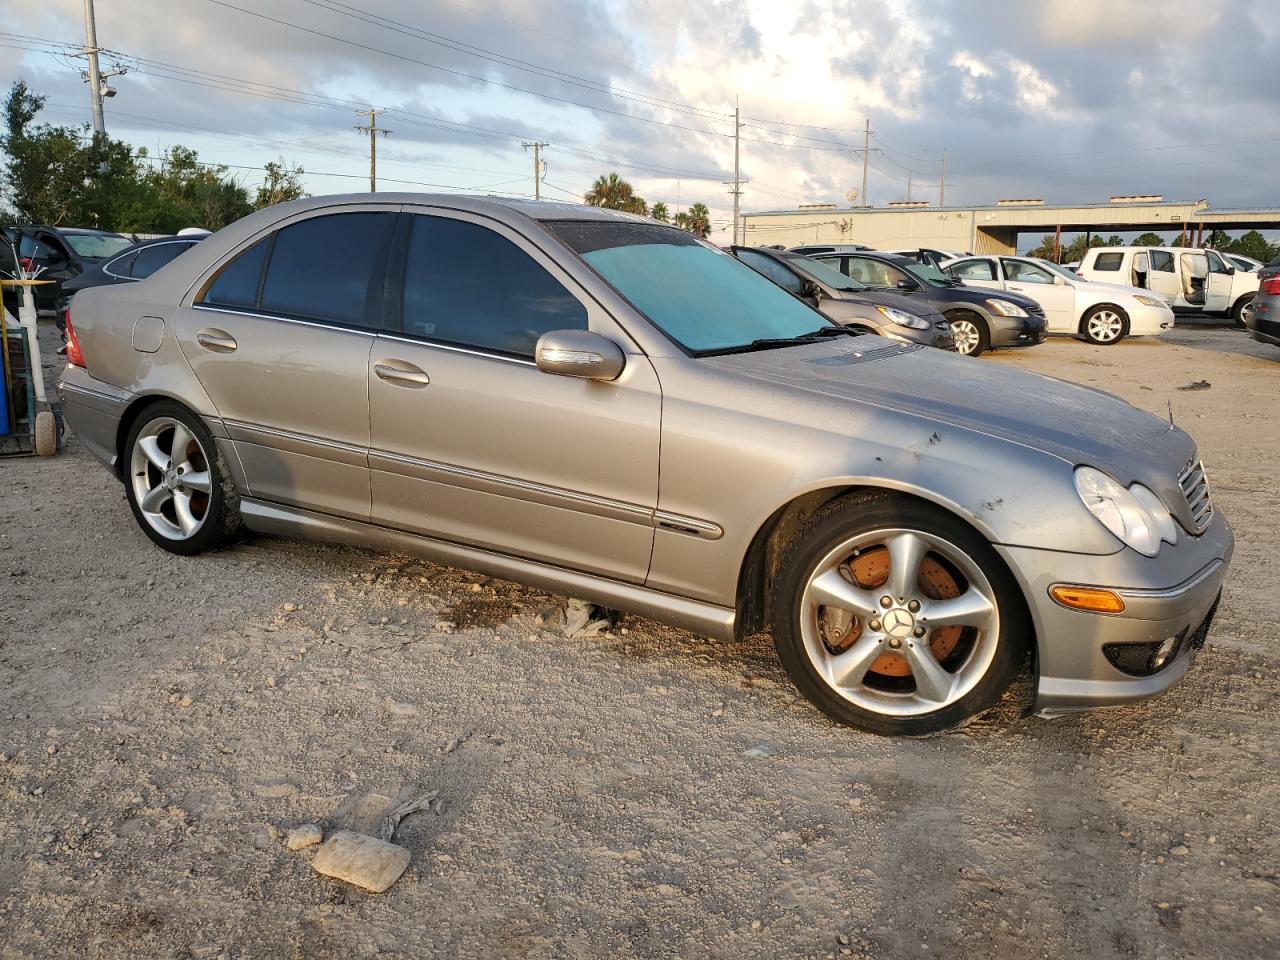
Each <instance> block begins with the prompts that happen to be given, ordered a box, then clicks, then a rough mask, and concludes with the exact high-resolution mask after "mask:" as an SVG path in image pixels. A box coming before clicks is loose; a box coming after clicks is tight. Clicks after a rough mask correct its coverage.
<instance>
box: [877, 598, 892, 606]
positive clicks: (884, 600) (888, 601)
mask: <svg viewBox="0 0 1280 960" xmlns="http://www.w3.org/2000/svg"><path fill="white" fill-rule="evenodd" d="M880 606H882V607H885V608H888V607H892V606H893V597H881V598H880Z"/></svg>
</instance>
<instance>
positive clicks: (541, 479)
mask: <svg viewBox="0 0 1280 960" xmlns="http://www.w3.org/2000/svg"><path fill="white" fill-rule="evenodd" d="M69 320H70V322H69V323H68V327H67V329H68V334H69V345H68V351H67V357H68V362H69V365H68V367H67V369H66V372H65V374H64V376H63V378H62V381H61V384H60V393H61V397H62V402H63V406H64V409H65V411H66V416H67V418H68V420H69V421H70V423H71V425H72V427H73V428H74V430H75V431H76V433H77V434H78V435H79V437H80V439H81V441H82V442H83V443H84V444H85V446H86V447H88V448H89V449H90V450H92V451H93V452H94V453H95V454H96V455H97V456H98V457H99V458H101V459H102V460H103V461H104V462H105V463H106V464H107V465H108V466H109V467H110V469H111V470H112V471H113V472H114V473H115V475H116V476H118V477H119V478H120V480H121V481H123V483H124V487H125V492H126V494H127V496H128V500H129V504H130V506H131V507H132V510H133V513H134V516H135V517H136V518H137V521H138V524H139V526H140V527H141V529H142V531H143V532H144V533H145V534H146V535H147V536H148V537H150V539H151V540H152V541H153V542H154V543H156V544H158V545H159V546H161V547H163V548H165V549H167V550H171V551H173V552H175V553H182V554H193V553H198V552H200V551H203V550H207V549H209V548H212V547H216V546H218V545H220V544H224V543H227V542H228V541H229V540H230V539H232V538H234V537H236V536H238V535H240V534H241V532H242V531H245V530H248V531H255V532H258V533H268V534H280V535H284V536H296V537H314V538H322V539H328V540H334V541H340V542H343V543H348V544H358V545H364V546H368V547H373V548H379V549H387V550H396V551H402V552H405V553H411V554H418V555H422V556H426V557H429V558H432V559H435V560H439V561H442V562H445V563H450V564H456V565H459V566H465V567H471V568H475V569H477V570H483V571H486V572H488V573H490V574H493V575H496V576H501V577H507V578H510V579H512V580H519V581H524V582H527V583H531V584H535V585H538V586H541V587H544V588H547V589H551V590H556V591H560V592H563V593H567V594H571V595H573V596H576V597H581V598H583V599H587V600H590V601H594V602H597V603H600V604H603V605H607V606H609V607H613V608H617V609H622V610H627V611H632V612H635V613H639V614H643V615H646V616H650V617H654V618H656V619H660V620H664V621H667V622H669V623H672V624H676V625H679V626H681V627H685V628H687V629H689V630H693V631H696V632H700V633H703V634H707V635H711V636H716V637H721V638H725V639H728V638H731V637H740V636H742V635H745V634H748V633H751V632H753V631H758V630H762V629H765V628H767V627H770V626H771V627H772V632H773V636H774V638H775V643H776V646H777V650H778V654H779V656H780V658H781V661H782V663H783V665H784V666H785V668H786V670H787V672H788V673H789V674H790V675H791V677H792V678H793V680H794V681H795V683H796V684H797V686H798V687H799V688H800V689H801V690H802V691H803V692H804V694H805V695H806V696H807V697H808V698H809V699H810V700H812V701H813V703H814V704H815V705H816V706H818V707H819V708H821V709H822V710H824V711H825V712H826V713H828V714H830V715H831V716H832V717H834V718H836V719H837V720H840V721H842V722H844V723H848V724H852V725H855V726H858V727H862V728H865V729H867V730H872V731H875V732H878V733H890V734H924V733H928V732H932V731H936V730H940V729H944V728H947V727H950V726H953V725H955V724H957V723H960V722H962V721H964V720H965V719H967V718H969V717H971V716H973V715H974V714H976V713H978V712H979V711H982V710H984V709H986V708H988V707H990V706H991V705H992V704H994V703H995V702H996V701H997V700H998V699H999V698H1000V697H1001V695H1002V693H1003V692H1004V691H1005V689H1006V688H1007V687H1008V685H1009V683H1010V681H1011V679H1012V678H1013V676H1014V675H1015V673H1016V672H1017V671H1018V670H1019V669H1020V668H1021V667H1022V666H1023V665H1024V664H1025V663H1026V662H1027V657H1028V655H1030V656H1031V658H1032V663H1033V666H1034V671H1035V683H1036V694H1035V696H1036V703H1035V707H1036V709H1037V710H1038V711H1040V712H1041V713H1043V714H1048V715H1051V714H1055V713H1061V712H1064V711H1070V710H1078V709H1086V708H1090V707H1100V706H1108V705H1115V704H1122V703H1127V702H1130V701H1134V700H1140V699H1142V698H1145V697H1150V696H1153V695H1155V694H1158V693H1161V692H1162V691H1164V690H1166V689H1167V688H1168V687H1169V686H1170V685H1172V684H1173V683H1175V682H1176V681H1177V680H1179V679H1180V678H1181V677H1183V676H1184V675H1185V674H1186V672H1187V670H1188V668H1189V666H1190V665H1191V663H1192V661H1193V659H1194V657H1195V655H1196V652H1197V650H1199V648H1200V647H1201V646H1202V645H1203V643H1204V640H1205V635H1206V633H1207V632H1208V630H1209V625H1210V621H1211V620H1212V618H1213V613H1214V610H1215V608H1216V605H1217V602H1218V596H1219V593H1220V588H1221V584H1222V580H1223V577H1224V575H1225V573H1226V570H1227V564H1228V562H1229V560H1230V557H1231V550H1232V543H1233V540H1232V534H1231V530H1230V528H1229V527H1228V526H1227V523H1226V521H1225V520H1223V518H1222V517H1221V516H1220V515H1219V514H1218V513H1217V512H1216V511H1215V510H1214V508H1213V505H1212V503H1211V502H1210V498H1209V488H1208V483H1207V481H1206V479H1205V473H1204V470H1203V469H1202V468H1201V466H1200V463H1199V459H1198V457H1197V455H1196V448H1195V444H1194V443H1193V442H1192V440H1191V438H1190V437H1189V436H1188V435H1187V434H1186V433H1184V432H1183V431H1182V430H1180V429H1178V428H1176V427H1174V426H1172V425H1171V424H1170V423H1167V422H1164V421H1162V420H1159V419H1157V418H1155V417H1152V416H1149V415H1147V414H1145V413H1142V412H1140V411H1139V410H1137V409H1135V408H1133V407H1131V406H1129V405H1128V404H1126V403H1124V402H1122V401H1120V400H1118V399H1116V398H1115V397H1112V396H1109V395H1107V394H1105V393H1102V392H1100V391H1096V390H1091V389H1088V388H1084V387H1077V386H1072V385H1069V384H1066V383H1062V382H1060V381H1057V380H1051V379H1046V378H1044V377H1039V376H1034V375H1031V374H1026V373H1020V372H1017V371H1013V370H1008V369H1002V368H999V367H992V366H988V365H984V364H981V363H978V362H975V361H973V360H971V359H967V358H964V357H958V356H955V355H952V354H948V353H944V352H942V351H939V350H929V349H926V348H922V347H917V346H912V345H908V344H901V343H894V342H891V341H888V340H885V339H882V338H880V337H877V336H873V335H869V334H853V333H851V332H850V331H849V330H846V329H843V328H839V327H832V326H829V325H828V324H827V323H826V321H825V320H824V319H823V317H822V316H821V315H820V314H819V313H817V312H816V311H814V310H813V309H811V308H810V307H809V306H807V305H805V304H804V303H802V302H800V301H799V300H797V299H796V298H795V297H792V296H790V295H789V294H787V293H786V292H784V291H783V290H781V289H779V288H778V287H776V286H774V285H773V284H772V283H770V282H769V281H768V280H766V279H764V278H763V277H761V276H760V275H759V274H757V273H756V272H755V271H754V270H752V269H751V268H750V267H747V266H745V265H744V264H742V263H739V262H738V261H737V260H735V259H734V258H733V257H731V256H729V255H728V254H726V253H724V252H723V251H721V250H719V249H717V248H716V247H714V246H711V245H710V244H707V243H704V242H702V241H699V240H697V239H695V238H694V237H693V236H692V235H690V234H689V233H686V232H683V231H680V230H677V229H675V228H672V227H668V226H664V225H662V224H658V223H654V222H652V221H646V220H642V219H639V218H636V217H632V216H629V215H626V214H621V213H615V212H612V211H605V210H597V209H592V208H586V207H579V206H570V205H565V204H557V203H523V202H507V201H501V200H496V199H479V198H464V197H457V196H424V195H417V194H404V195H395V194H378V195H377V196H376V197H375V196H372V195H360V196H347V197H322V198H313V199H307V200H300V201H295V202H292V203H286V204H281V205H279V206H275V207H271V208H268V209H266V210H262V211H259V212H258V213H255V214H253V215H252V216H249V217H246V218H245V219H243V220H241V221H239V222H238V223H235V224H233V225H232V226H230V227H227V228H226V229H224V230H221V231H219V232H218V233H216V234H214V235H213V236H212V237H209V238H208V239H206V240H204V241H203V242H201V243H200V244H199V245H198V246H197V247H196V248H195V249H193V250H191V251H189V252H188V253H186V254H184V255H183V256H182V257H179V258H178V259H177V260H175V261H173V262H172V263H171V264H169V265H168V266H166V267H163V268H162V269H160V270H159V271H158V272H156V273H155V274H154V275H152V276H151V277H150V278H149V279H147V280H144V281H142V282H141V283H136V284H129V285H122V286H113V287H100V288H96V289H91V290H85V291H82V292H81V293H79V294H77V296H76V298H75V299H74V301H73V302H72V305H71V309H70V317H69Z"/></svg>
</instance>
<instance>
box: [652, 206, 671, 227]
mask: <svg viewBox="0 0 1280 960" xmlns="http://www.w3.org/2000/svg"><path fill="white" fill-rule="evenodd" d="M649 216H651V217H653V219H655V220H657V221H658V222H659V223H667V222H669V221H670V220H671V214H669V213H668V212H667V205H666V204H665V203H663V202H662V201H658V202H657V203H655V204H654V205H653V207H652V208H650V210H649Z"/></svg>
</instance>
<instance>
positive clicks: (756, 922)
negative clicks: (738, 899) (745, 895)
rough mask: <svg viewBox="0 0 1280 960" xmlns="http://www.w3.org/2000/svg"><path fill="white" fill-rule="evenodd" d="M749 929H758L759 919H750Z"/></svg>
mask: <svg viewBox="0 0 1280 960" xmlns="http://www.w3.org/2000/svg"><path fill="white" fill-rule="evenodd" d="M751 929H752V930H759V929H760V921H759V920H752V921H751Z"/></svg>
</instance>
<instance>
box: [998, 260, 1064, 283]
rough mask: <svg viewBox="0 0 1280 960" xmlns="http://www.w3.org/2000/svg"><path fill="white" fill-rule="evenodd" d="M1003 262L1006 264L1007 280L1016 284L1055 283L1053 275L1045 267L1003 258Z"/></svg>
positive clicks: (1005, 273)
mask: <svg viewBox="0 0 1280 960" xmlns="http://www.w3.org/2000/svg"><path fill="white" fill-rule="evenodd" d="M1001 262H1002V263H1003V264H1004V275H1005V278H1006V279H1008V280H1012V281H1013V282H1014V283H1044V284H1052V283H1053V274H1051V273H1050V272H1049V271H1048V270H1045V269H1044V268H1043V267H1037V266H1036V265H1035V264H1034V263H1027V262H1026V261H1025V260H1006V259H1003V258H1002V260H1001Z"/></svg>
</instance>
